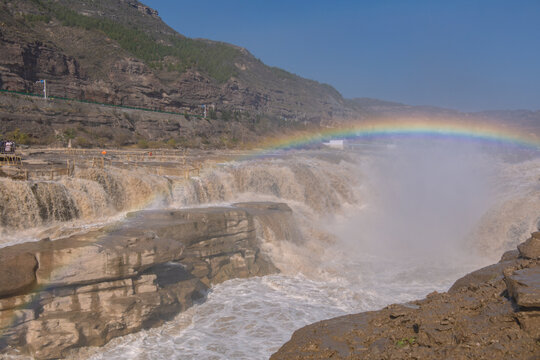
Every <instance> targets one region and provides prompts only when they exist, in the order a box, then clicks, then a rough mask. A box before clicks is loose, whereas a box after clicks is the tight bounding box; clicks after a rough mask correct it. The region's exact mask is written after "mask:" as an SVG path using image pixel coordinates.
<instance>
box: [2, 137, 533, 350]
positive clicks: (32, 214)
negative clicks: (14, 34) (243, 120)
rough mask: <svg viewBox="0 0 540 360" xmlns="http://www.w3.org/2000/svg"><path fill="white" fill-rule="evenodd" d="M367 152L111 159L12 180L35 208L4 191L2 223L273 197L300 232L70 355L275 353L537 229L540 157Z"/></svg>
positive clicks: (270, 234)
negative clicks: (116, 163) (198, 171)
mask: <svg viewBox="0 0 540 360" xmlns="http://www.w3.org/2000/svg"><path fill="white" fill-rule="evenodd" d="M369 149H370V150H369V152H368V151H364V150H363V149H362V147H359V148H358V149H357V150H355V152H354V153H347V152H337V151H328V152H324V151H312V152H301V153H298V154H292V155H291V154H288V155H284V156H283V157H281V158H272V159H264V160H252V161H246V162H241V163H231V164H228V165H226V166H223V167H220V168H217V169H213V170H212V171H208V172H205V173H203V174H202V175H201V176H200V177H199V178H194V179H191V180H190V181H189V182H187V183H186V182H182V181H180V180H179V179H174V178H165V177H157V176H150V175H143V174H133V173H129V172H125V173H116V172H115V170H113V169H109V170H101V172H100V171H94V172H91V173H89V172H81V173H80V175H78V176H76V178H74V179H66V180H63V181H61V182H59V183H54V184H22V183H21V184H19V183H16V182H10V181H5V182H3V183H1V184H0V196H4V199H5V197H6V195H5V194H6V193H10V194H17V195H16V196H19V197H20V199H19V202H24V203H25V204H27V205H25V206H24V207H23V208H21V209H19V210H17V209H16V207H15V204H16V201H17V200H14V199H8V200H7V203H6V204H5V205H3V208H2V209H1V210H2V216H3V219H4V213H5V212H6V211H8V210H6V209H11V210H9V211H13V212H14V213H12V214H11V216H10V217H6V218H5V219H6V220H5V221H4V223H2V224H1V225H2V226H3V227H4V232H5V233H6V234H12V229H13V228H16V227H17V226H21V227H30V228H33V229H39V231H43V227H44V226H45V227H47V226H48V229H51V228H54V227H55V226H56V227H62V229H64V231H63V232H62V231H58V233H65V232H66V230H65V227H69V226H70V225H69V224H75V223H77V222H81V221H82V222H83V223H84V224H85V225H84V226H91V224H92V223H98V222H102V221H107V219H109V217H111V216H120V217H121V216H122V212H125V211H128V210H130V209H137V208H141V207H147V206H154V207H160V206H168V207H189V206H207V205H209V204H228V203H233V202H240V201H259V200H271V201H283V202H287V203H288V204H289V205H290V206H291V208H293V211H294V218H293V219H289V220H290V221H294V222H295V223H296V224H297V225H298V228H299V231H298V234H295V235H294V236H290V234H288V235H287V236H285V234H283V233H282V232H281V230H280V226H279V224H274V225H272V226H270V227H267V228H264V229H263V228H259V229H258V230H259V237H260V238H261V241H262V243H263V250H264V251H265V252H267V253H268V254H269V256H270V257H271V258H272V260H273V261H274V263H275V264H276V265H277V266H278V268H279V269H280V270H281V273H280V274H276V275H270V276H265V277H260V278H252V279H242V280H230V281H226V282H224V283H222V284H219V285H217V286H214V287H213V288H212V289H211V291H210V292H209V294H208V296H207V299H206V300H205V301H204V302H203V303H201V304H198V305H195V306H194V307H192V308H190V309H188V310H187V311H186V312H184V313H182V314H180V315H178V316H177V317H176V318H175V319H174V320H172V321H170V322H168V323H167V324H165V325H164V326H162V327H159V328H156V329H151V330H147V331H142V332H139V333H137V334H132V335H128V336H125V337H122V338H117V339H114V340H112V341H111V342H110V343H109V344H107V345H106V346H105V347H102V348H92V349H83V350H80V351H79V352H78V353H76V355H74V358H88V359H111V358H114V359H266V358H268V357H269V356H270V355H271V354H272V353H273V352H275V351H276V350H277V349H278V348H279V347H280V346H281V345H282V344H283V343H284V342H285V341H287V340H288V339H289V338H290V336H291V334H292V332H293V331H294V330H296V329H298V328H299V327H302V326H304V325H306V324H309V323H312V322H315V321H318V320H322V319H326V318H329V317H335V316H339V315H344V314H347V313H352V312H360V311H366V310H375V309H378V308H381V307H383V306H385V305H387V304H390V303H395V302H406V301H410V300H413V299H416V298H421V297H424V296H425V295H427V294H428V293H429V292H432V291H445V290H446V289H448V287H449V286H450V285H451V284H452V283H453V282H454V281H455V280H456V279H457V278H458V277H460V276H462V275H464V274H466V273H467V272H470V271H472V270H474V269H476V268H478V267H480V266H483V265H486V264H489V263H492V262H494V261H497V260H498V258H499V257H500V255H501V252H502V251H504V250H506V249H511V248H513V247H514V246H515V245H516V244H517V243H519V242H521V241H523V240H525V239H526V238H527V236H528V235H529V233H530V232H531V231H533V230H535V228H536V227H537V226H538V220H539V218H540V181H539V177H540V158H538V157H534V156H531V155H527V156H526V157H524V158H523V159H522V160H520V161H515V160H514V161H512V162H509V161H506V160H505V157H504V156H500V154H498V153H496V152H494V151H491V149H488V150H490V151H487V150H486V149H480V148H478V147H476V146H474V145H470V144H469V145H468V144H466V143H453V142H443V143H441V142H424V143H422V145H418V142H414V143H413V142H399V143H397V144H394V145H392V146H385V145H381V146H379V147H373V146H370V147H369ZM536 155H537V154H536ZM6 189H7V190H6ZM9 189H13V191H12V190H9ZM48 192H49V193H50V194H48V195H47V193H48ZM17 211H19V213H17ZM72 226H74V225H72ZM84 226H82V227H84ZM74 228H77V229H79V228H81V226H79V225H77V226H74ZM29 231H30V233H31V231H32V230H29ZM73 231H74V230H73ZM36 233H39V232H37V230H36ZM40 234H42V233H40ZM28 236H30V237H32V236H34V237H36V238H38V236H37V235H28ZM285 238H287V239H288V240H284V239H285ZM10 239H11V240H10V241H11V242H16V241H21V240H23V239H22V238H21V237H20V236H19V237H16V236H15V237H12V238H10Z"/></svg>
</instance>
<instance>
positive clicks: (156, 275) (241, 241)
mask: <svg viewBox="0 0 540 360" xmlns="http://www.w3.org/2000/svg"><path fill="white" fill-rule="evenodd" d="M252 207H253V208H254V209H256V213H257V214H254V213H251V212H250V210H249V208H250V205H248V204H244V206H243V207H226V208H222V207H219V208H218V207H216V208H201V209H189V210H152V211H140V212H136V213H132V214H129V215H128V218H127V219H126V220H125V221H123V222H121V223H118V224H115V225H111V226H108V227H106V228H103V229H100V230H96V231H92V232H89V233H86V234H81V235H75V236H71V237H69V238H65V239H60V240H55V241H50V240H42V241H40V242H34V243H25V244H20V245H16V246H12V247H8V248H3V249H0V260H1V262H0V264H1V265H0V272H1V273H0V354H2V353H4V354H11V353H18V354H20V353H25V354H30V355H32V356H34V357H35V358H37V359H52V358H59V357H62V356H64V355H65V354H66V352H67V351H69V350H70V349H73V348H76V347H81V346H100V345H103V344H105V343H106V342H108V341H109V340H110V339H112V338H114V337H117V336H121V335H125V334H128V333H132V332H135V331H138V330H141V329H144V328H149V327H154V326H158V325H160V324H162V323H163V322H164V321H166V320H168V319H170V318H172V317H173V316H175V315H176V314H178V313H179V312H181V311H184V310H185V309H187V308H188V307H190V306H191V305H192V304H193V303H194V302H196V301H198V300H203V299H204V297H205V295H206V291H207V290H208V289H209V287H210V286H211V285H212V284H216V283H220V282H223V281H225V280H228V279H232V278H245V277H250V276H260V275H266V274H270V273H274V272H277V271H278V270H277V269H276V268H275V267H274V265H273V264H272V263H271V262H270V260H269V259H267V258H266V257H265V256H264V255H263V254H261V253H260V251H259V241H258V239H257V236H256V229H255V225H254V223H255V219H256V217H257V216H260V215H262V214H264V215H265V216H266V217H271V216H272V214H275V215H279V213H280V212H281V211H284V212H286V213H287V214H290V209H289V208H288V207H287V206H286V205H283V204H281V205H280V204H271V203H259V204H253V206H252ZM265 208H266V209H268V211H267V213H266V212H265V210H264V209H265ZM257 221H259V222H260V221H261V219H257ZM262 221H265V220H264V219H263V220H262Z"/></svg>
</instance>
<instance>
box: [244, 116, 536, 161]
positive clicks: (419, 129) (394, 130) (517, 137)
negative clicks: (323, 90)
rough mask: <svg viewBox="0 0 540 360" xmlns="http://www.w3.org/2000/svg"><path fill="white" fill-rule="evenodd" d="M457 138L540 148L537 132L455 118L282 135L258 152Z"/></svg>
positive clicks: (368, 123)
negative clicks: (353, 141) (357, 142)
mask: <svg viewBox="0 0 540 360" xmlns="http://www.w3.org/2000/svg"><path fill="white" fill-rule="evenodd" d="M412 136H422V137H428V138H453V139H463V140H473V141H484V142H486V141H487V142H491V143H501V144H512V145H516V146H520V147H525V148H531V149H536V150H538V149H540V137H539V136H538V135H537V134H534V133H527V132H525V131H522V130H519V129H515V128H512V127H510V126H505V125H501V124H496V123H492V122H491V123H490V122H478V121H474V122H467V121H463V120H453V119H403V118H400V119H387V120H369V121H357V122H353V123H348V124H346V125H342V126H337V127H328V128H323V129H321V128H319V129H317V130H314V131H313V130H312V131H309V130H308V131H304V132H298V133H295V134H293V135H288V136H280V137H277V138H273V139H269V140H267V141H264V142H262V143H260V144H258V150H254V152H255V153H257V154H261V153H266V152H269V151H275V150H286V149H294V148H301V147H304V146H306V145H310V144H315V143H319V142H325V141H328V140H331V139H362V138H366V139H369V138H384V137H412Z"/></svg>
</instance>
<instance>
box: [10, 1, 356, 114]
mask: <svg viewBox="0 0 540 360" xmlns="http://www.w3.org/2000/svg"><path fill="white" fill-rule="evenodd" d="M0 23H1V29H0V47H1V48H2V52H1V53H0V88H2V89H8V90H19V91H20V90H25V91H31V92H37V91H39V86H37V85H36V84H35V82H36V81H37V80H40V79H47V80H48V82H49V92H50V94H51V95H53V96H54V95H56V96H62V97H69V98H76V99H85V100H91V101H98V102H107V103H113V104H122V105H129V106H139V107H145V108H158V109H160V110H168V111H199V109H200V106H201V105H202V104H207V105H209V106H210V105H213V106H215V108H216V109H217V110H218V112H221V111H230V110H233V109H234V110H235V111H237V112H242V113H245V116H246V117H254V116H256V115H259V116H260V115H265V116H269V117H275V118H279V119H282V120H286V121H291V122H299V121H308V122H316V123H319V122H320V121H323V122H324V121H331V120H332V119H334V118H337V117H345V116H350V115H351V112H350V111H349V110H348V109H347V108H346V107H345V102H344V99H343V98H342V96H341V95H340V94H339V93H338V92H337V91H336V90H335V89H333V88H332V87H330V86H328V85H323V84H319V83H317V82H315V81H312V80H306V79H303V78H301V77H298V76H296V75H293V74H290V73H288V72H286V71H283V70H280V69H276V68H272V67H268V66H266V65H264V64H263V63H262V62H260V61H259V60H257V59H256V58H255V57H253V56H252V55H251V54H250V53H249V52H248V51H247V50H245V49H242V48H239V47H236V46H233V45H229V44H224V43H219V42H213V41H208V40H194V39H189V38H186V37H184V36H182V35H180V34H178V33H176V32H175V31H174V30H172V29H171V28H170V27H168V26H167V25H166V24H165V23H163V22H162V21H161V19H160V18H159V16H158V14H157V12H156V11H155V10H152V9H150V8H148V7H146V6H144V5H143V4H141V3H139V2H137V1H134V0H94V1H82V0H75V1H66V0H59V1H46V0H17V1H3V2H0Z"/></svg>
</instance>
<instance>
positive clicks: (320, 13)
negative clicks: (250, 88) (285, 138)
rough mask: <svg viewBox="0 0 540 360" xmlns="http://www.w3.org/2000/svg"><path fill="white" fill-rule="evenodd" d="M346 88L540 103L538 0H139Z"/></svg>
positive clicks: (425, 97) (181, 27)
mask: <svg viewBox="0 0 540 360" xmlns="http://www.w3.org/2000/svg"><path fill="white" fill-rule="evenodd" d="M142 2H143V3H145V4H146V5H148V6H150V7H152V8H155V9H157V10H158V11H159V13H160V16H161V17H162V19H163V20H164V21H165V22H166V23H167V24H169V25H170V26H171V27H173V28H174V29H175V30H177V31H178V32H179V33H181V34H184V35H186V36H189V37H193V38H198V37H200V38H208V39H212V40H219V41H225V42H229V43H232V44H236V45H239V46H242V47H245V48H246V49H248V50H249V51H250V52H251V53H252V54H253V55H255V56H256V57H257V58H259V59H261V60H262V61H263V62H264V63H266V64H268V65H272V66H278V67H281V68H283V69H285V70H287V71H290V72H293V73H295V74H298V75H300V76H303V77H307V78H310V79H314V80H317V81H320V82H324V83H328V84H330V85H332V86H334V87H335V88H336V89H337V90H338V91H340V92H341V93H342V94H343V95H344V96H345V97H347V98H353V97H372V98H379V99H385V100H392V101H398V102H404V103H407V104H412V105H433V106H443V107H449V108H454V109H460V110H485V109H532V110H538V109H540V0H372V1H362V0H357V1H353V0H349V1H347V0H309V1H308V0H287V1H285V0H197V1H193V0H190V1H187V0H174V1H172V0H142Z"/></svg>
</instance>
